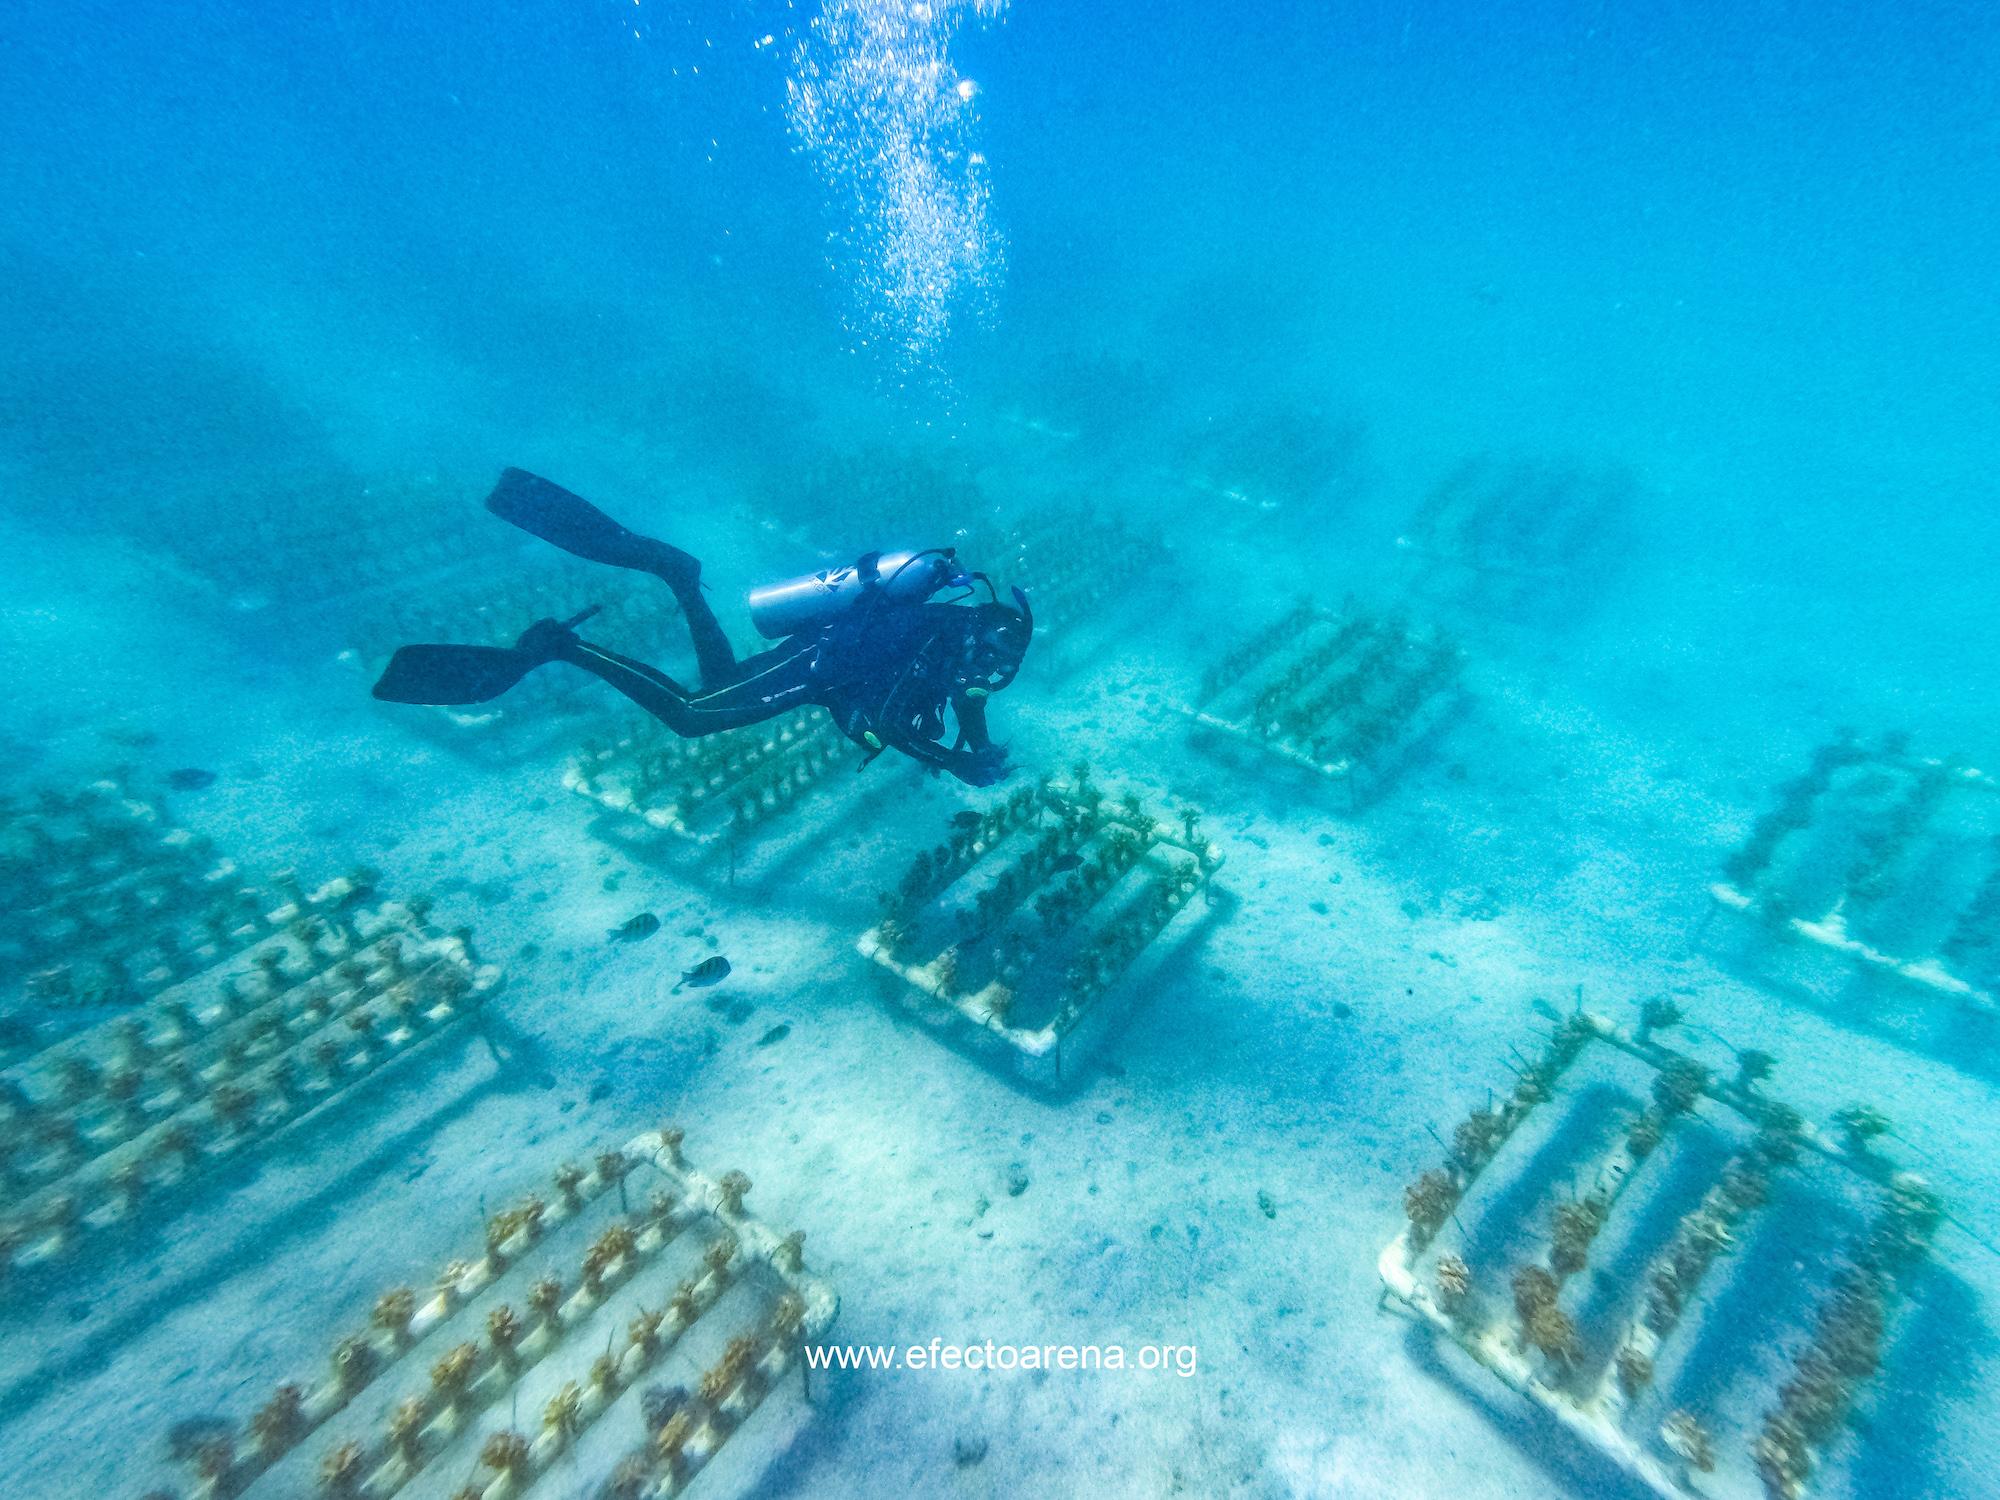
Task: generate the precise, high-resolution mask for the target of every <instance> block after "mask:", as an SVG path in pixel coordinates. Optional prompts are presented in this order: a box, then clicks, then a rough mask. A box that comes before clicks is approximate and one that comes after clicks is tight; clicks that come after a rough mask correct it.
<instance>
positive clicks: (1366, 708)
mask: <svg viewBox="0 0 2000 1500" xmlns="http://www.w3.org/2000/svg"><path fill="white" fill-rule="evenodd" d="M1461 677H1462V664H1461V659H1460V653H1459V650H1458V648H1457V647H1456V646H1455V645H1454V644H1453V643H1452V642H1451V641H1449V640H1447V639H1446V638H1445V637H1444V636H1442V635H1440V634H1438V633H1436V632H1434V631H1425V630H1419V629H1416V628H1413V627H1412V626H1410V625H1409V624H1407V623H1405V622H1404V621H1402V620H1400V619H1398V618H1395V617H1393V616H1384V615H1376V614H1372V613H1369V612H1367V611H1364V610H1360V609H1357V608H1355V607H1354V606H1353V605H1352V604H1349V605H1347V606H1344V607H1343V608H1342V609H1340V610H1338V611H1331V610H1325V609H1321V608H1319V607H1317V606H1315V605H1313V604H1310V603H1301V604H1298V605H1296V606H1295V607H1294V608H1293V609H1292V610H1291V611H1290V612H1288V613H1287V614H1285V615H1283V616H1281V617H1280V618H1278V619H1276V620H1274V621H1272V622H1271V623H1270V624H1269V625H1267V626H1265V627H1264V628H1263V629H1261V630H1259V631H1258V632H1257V633H1256V634H1254V635H1252V636H1250V637H1249V638H1248V639H1246V640H1244V641H1241V642H1239V643H1238V644H1237V645H1236V646H1234V647H1233V648H1232V649H1231V650H1230V651H1229V652H1227V653H1226V654H1225V655H1223V656H1222V657H1221V658H1219V659H1218V660H1217V661H1215V662H1214V663H1213V664H1212V665H1211V666H1210V667H1209V668H1208V670H1207V671H1206V672H1204V673H1203V674H1202V678H1201V682H1200V684H1199V686H1198V688H1197V690H1196V693H1195V699H1194V702H1193V703H1192V704H1191V705H1188V706H1186V707H1184V708H1183V709H1182V712H1183V713H1184V714H1185V715H1186V717H1187V718H1188V719H1189V721H1190V722H1191V724H1192V725H1193V728H1194V733H1195V737H1196V739H1197V741H1198V742H1200V743H1205V744H1221V745H1235V746H1247V747H1251V748H1252V749H1254V750H1255V751H1257V752H1258V753H1259V754H1262V755H1265V756H1269V757H1271V758H1274V759H1276V760H1278V761H1280V762H1283V763H1285V764H1288V765H1293V766H1297V767H1299V768H1301V769H1302V770H1306V771H1309V772H1311V773H1312V774H1314V775H1316V776H1320V777H1324V778H1326V779H1327V780H1328V781H1332V782H1337V783H1339V784H1341V785H1343V786H1344V787H1346V788H1347V791H1348V794H1349V798H1350V802H1351V804H1352V805H1358V804H1359V803H1360V802H1362V801H1364V800H1366V799H1367V798H1369V797H1371V796H1374V795H1376V794H1378V793H1379V792H1381V791H1382V790H1383V789H1384V788H1386V786H1387V785H1388V783H1389V782H1390V781H1391V780H1392V779H1393V778H1394V776H1395V775H1396V774H1397V772H1399V771H1400V770H1401V769H1402V768H1403V767H1404V766H1405V765H1406V764H1407V763H1408V762H1409V761H1410V760H1411V759H1412V758H1413V757H1414V756H1415V755H1416V754H1417V752H1418V751H1419V750H1420V749H1421V748H1422V746H1423V745H1424V744H1425V743H1427V742H1428V741H1429V740H1430V738H1431V737H1432V736H1433V735H1434V734H1435V733H1436V732H1438V731H1439V730H1440V729H1442V728H1443V727H1444V725H1445V724H1446V723H1447V722H1448V721H1449V720H1450V718H1451V717H1452V716H1453V715H1454V714H1455V713H1456V712H1457V711H1458V710H1459V709H1460V708H1461V707H1462V705H1463V702H1464V690H1463V687H1462V685H1461Z"/></svg>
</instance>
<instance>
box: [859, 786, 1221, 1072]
mask: <svg viewBox="0 0 2000 1500" xmlns="http://www.w3.org/2000/svg"><path fill="white" fill-rule="evenodd" d="M1221 862H1222V857H1221V854H1220V852H1219V851H1218V850H1217V849H1216V848H1215V847H1214V845H1212V844H1211V843H1209V841H1208V840H1207V839H1206V838H1205V837H1204V836H1203V835H1202V833H1201V814H1200V813H1199V812H1198V811H1197V810H1196V809H1194V808H1191V807H1190V808H1185V809H1183V810H1182V811H1181V812H1180V813H1179V814H1178V815H1177V816H1176V817H1175V818H1174V819H1173V820H1172V821H1171V822H1169V823H1165V824H1163V823H1162V821H1161V820H1160V819H1157V818H1156V817H1155V816H1154V815H1153V814H1152V813H1151V812H1150V811H1148V809H1147V808H1146V807H1145V805H1144V803H1143V802H1142V801H1141V800H1140V799H1139V798H1138V797H1137V796H1136V795H1128V796H1126V797H1124V798H1122V799H1118V800H1113V799H1111V798H1109V797H1108V796H1107V795H1106V793H1105V792H1104V790H1103V789H1102V788H1100V787H1099V786H1098V785H1097V784H1096V783H1095V782H1094V781H1093V780H1092V779H1091V776H1090V771H1089V768H1088V767H1087V766H1082V765H1079V766H1078V767H1076V768H1075V771H1074V773H1073V779H1072V780H1071V781H1070V783H1069V784H1068V785H1066V786H1058V785H1055V784H1052V783H1046V782H1045V783H1043V784H1042V785H1040V786H1037V787H1022V788H1020V789H1019V790H1017V791H1015V792H1014V794H1013V795H1012V796H1010V797H1009V798H1007V799H1006V800H1005V801H1003V802H1000V803H997V804H995V805H994V806H993V807H992V808H991V809H990V810H989V811H987V812H986V813H985V814H983V815H981V816H978V817H976V818H973V819H971V820H970V821H968V822H966V823H964V824H962V825H959V826H954V827H953V829H952V831H951V834H950V836H949V838H947V839H946V841H945V842H943V843H941V844H939V845H938V846H937V847H936V848H935V849H932V850H927V851H925V852H924V853H921V854H919V855H918V856H917V857H916V859H915V861H914V862H912V864H911V865H910V867H909V869H908V870H907V871H906V872H905V873H904V875H903V877H902V881H901V883H900V885H899V886H898V887H897V889H896V890H895V891H894V892H889V893H885V894H884V895H883V897H882V906H883V914H882V918H881V920H880V921H879V922H878V923H877V924H876V925H875V926H874V927H872V928H870V929H869V930H868V931H867V932H866V933H864V934H863V935H862V937H861V939H860V943H859V947H860V949H861V952H862V953H863V954H865V955H866V956H868V957H869V958H872V959H874V960H875V962H876V963H878V964H880V965H881V966H882V967H883V969H884V970H886V971H887V972H888V973H889V974H892V975H894V976H895V978H896V980H897V981H899V982H900V986H901V988H902V990H903V993H904V994H905V995H906V996H908V997H911V998H913V999H914V1000H915V1002H916V1004H917V1006H918V1008H919V1010H920V1011H921V1012H932V1013H934V1012H936V1011H937V1009H938V1008H939V1007H940V1006H942V1007H945V1008H946V1012H945V1013H946V1014H949V1015H953V1016H955V1018H956V1019H957V1020H959V1021H960V1022H962V1023H964V1024H966V1025H969V1026H970V1027H972V1028H974V1029H975V1034H977V1035H983V1036H989V1037H993V1038H997V1039H998V1040H999V1041H1001V1042H1003V1043H1005V1044H1006V1046H1007V1047H1009V1048H1011V1049H1012V1050H1013V1052H1014V1053H1015V1054H1017V1055H1018V1056H1019V1057H1021V1058H1023V1059H1026V1060H1029V1061H1033V1060H1036V1059H1042V1058H1048V1059H1050V1062H1051V1066H1052V1067H1053V1068H1054V1070H1055V1072H1056V1074H1057V1075H1058V1076H1060V1073H1061V1068H1062V1049H1063V1045H1064V1042H1065V1039H1067V1038H1069V1037H1070V1036H1071V1035H1072V1034H1073V1033H1075V1032H1076V1031H1077V1030H1078V1029H1079V1027H1081V1026H1082V1025H1083V1023H1084V1022H1085V1021H1086V1020H1087V1019H1092V1018H1096V1019H1099V1020H1101V1021H1102V1022H1105V1023H1108V1021H1109V1019H1110V1015H1109V1011H1108V1009H1107V1008H1106V1007H1105V1000H1106V998H1107V996H1108V995H1109V994H1110V993H1111V992H1113V991H1114V990H1115V989H1119V988H1126V989H1129V988H1130V987H1131V985H1130V981H1131V979H1132V978H1133V977H1134V976H1133V975H1132V973H1131V972H1130V971H1132V970H1133V969H1134V967H1135V966H1136V965H1138V964H1139V962H1140V961H1141V959H1142V958H1143V957H1145V956H1146V955H1147V954H1148V953H1150V952H1159V951H1164V948H1163V945H1162V942H1161V940H1162V939H1163V938H1165V937H1166V936H1167V934H1168V933H1169V932H1170V931H1172V930H1174V929H1176V928H1177V927H1184V926H1186V925H1188V924H1189V923H1190V921H1191V919H1192V917H1193V914H1194V913H1195V912H1196V911H1197V910H1211V909H1216V910H1219V909H1220V905H1219V903H1218V902H1217V901H1216V899H1215V897H1214V895H1213V893H1212V892H1211V890H1210V885H1209V882H1210V880H1211V878H1212V877H1213V876H1214V874H1215V872H1216V869H1217V868H1218V867H1219V866H1220V864H1221ZM1197 898H1200V899H1199V900H1197ZM1121 981H1123V983H1121Z"/></svg>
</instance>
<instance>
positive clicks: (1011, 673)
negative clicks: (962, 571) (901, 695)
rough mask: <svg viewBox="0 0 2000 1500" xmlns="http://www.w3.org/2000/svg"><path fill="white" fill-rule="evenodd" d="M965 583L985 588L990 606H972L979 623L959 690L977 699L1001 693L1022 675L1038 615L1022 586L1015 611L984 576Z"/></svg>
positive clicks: (1017, 591)
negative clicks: (988, 595) (976, 583)
mask: <svg viewBox="0 0 2000 1500" xmlns="http://www.w3.org/2000/svg"><path fill="white" fill-rule="evenodd" d="M966 581H967V582H968V583H971V582H974V581H976V582H979V583H983V584H985V585H986V591H987V593H988V594H990V595H992V598H991V600H990V602H988V603H986V604H977V605H974V606H973V613H974V615H976V616H977V617H978V619H979V621H980V625H979V628H978V629H977V630H976V631H975V633H974V634H973V638H972V649H971V651H970V652H969V660H968V661H967V664H966V669H965V671H964V673H963V674H962V675H961V678H960V683H959V686H960V688H961V690H962V691H965V692H967V693H970V694H971V695H973V696H975V697H986V696H989V695H990V694H993V693H997V692H999V691H1000V690H1001V689H1002V688H1004V687H1006V686H1007V685H1008V684H1009V683H1010V682H1012V681H1013V680H1014V679H1015V678H1016V677H1017V676H1019V675H1020V671H1021V663H1022V662H1023V661H1025V660H1026V659H1027V655H1028V646H1029V643H1030V642H1032V641H1033V640H1034V636H1035V611H1034V609H1033V608H1032V607H1031V606H1030V605H1029V603H1028V596H1027V594H1026V593H1024V592H1023V591H1022V589H1021V587H1020V585H1019V584H1015V585H1014V586H1013V589H1012V592H1013V595H1014V607H1009V606H1008V605H1005V604H1002V603H1001V602H1000V597H999V593H998V591H997V590H995V589H994V587H993V580H992V579H990V578H988V577H987V576H986V575H985V574H984V573H972V574H968V575H966Z"/></svg>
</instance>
